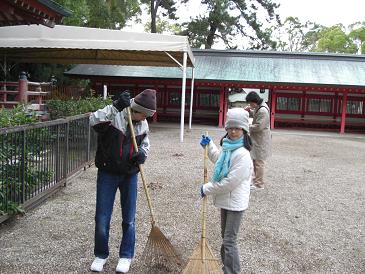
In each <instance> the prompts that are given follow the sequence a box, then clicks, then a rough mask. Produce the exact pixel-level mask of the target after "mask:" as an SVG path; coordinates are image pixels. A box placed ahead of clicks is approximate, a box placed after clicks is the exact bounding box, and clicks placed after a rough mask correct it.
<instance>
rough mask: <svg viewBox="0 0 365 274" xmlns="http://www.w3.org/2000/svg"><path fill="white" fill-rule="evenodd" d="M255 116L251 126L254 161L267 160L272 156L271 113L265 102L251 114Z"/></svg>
mask: <svg viewBox="0 0 365 274" xmlns="http://www.w3.org/2000/svg"><path fill="white" fill-rule="evenodd" d="M250 114H252V115H253V121H252V125H250V136H251V139H252V145H253V146H252V150H251V157H252V159H253V160H266V159H267V158H269V157H270V156H271V131H270V111H269V107H268V106H267V104H266V103H265V102H262V103H261V104H260V105H257V107H256V108H255V109H254V110H252V111H251V112H250Z"/></svg>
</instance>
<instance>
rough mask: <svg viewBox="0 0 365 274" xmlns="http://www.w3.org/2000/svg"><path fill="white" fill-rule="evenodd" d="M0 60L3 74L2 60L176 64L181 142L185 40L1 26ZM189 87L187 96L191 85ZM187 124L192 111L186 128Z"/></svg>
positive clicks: (190, 60) (188, 57) (188, 58)
mask: <svg viewBox="0 0 365 274" xmlns="http://www.w3.org/2000/svg"><path fill="white" fill-rule="evenodd" d="M0 56H2V57H3V60H4V67H3V69H4V71H6V62H7V60H12V61H16V62H19V63H58V64H108V65H139V66H141V65H142V66H143V65H145V66H164V67H171V66H179V67H180V68H181V69H182V91H181V120H180V122H181V123H180V142H183V138H184V117H185V91H186V70H187V67H188V66H189V67H192V69H193V71H194V56H193V53H192V51H191V48H190V46H189V42H188V39H187V37H185V36H177V35H162V34H155V33H135V32H124V31H120V30H109V29H96V28H83V27H73V26H61V25H59V26H55V27H54V28H47V27H45V26H39V25H30V26H10V27H1V28H0ZM192 82H193V81H192ZM191 88H192V90H191V96H192V95H193V85H192V87H191ZM191 101H192V99H191ZM190 110H191V106H190ZM190 121H191V111H190V119H189V126H190V127H191V122H190Z"/></svg>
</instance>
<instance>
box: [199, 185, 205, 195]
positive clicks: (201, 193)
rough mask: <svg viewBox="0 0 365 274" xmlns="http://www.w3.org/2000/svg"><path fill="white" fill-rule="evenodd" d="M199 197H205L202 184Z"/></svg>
mask: <svg viewBox="0 0 365 274" xmlns="http://www.w3.org/2000/svg"><path fill="white" fill-rule="evenodd" d="M200 197H201V198H204V197H205V194H204V191H203V186H201V187H200Z"/></svg>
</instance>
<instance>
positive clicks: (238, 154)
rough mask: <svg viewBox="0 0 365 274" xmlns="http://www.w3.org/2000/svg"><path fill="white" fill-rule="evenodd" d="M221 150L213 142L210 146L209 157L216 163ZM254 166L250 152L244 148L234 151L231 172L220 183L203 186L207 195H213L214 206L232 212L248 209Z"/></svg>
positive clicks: (209, 183)
mask: <svg viewBox="0 0 365 274" xmlns="http://www.w3.org/2000/svg"><path fill="white" fill-rule="evenodd" d="M220 153H221V149H218V148H217V146H216V145H215V144H214V143H213V141H211V142H210V143H209V145H208V157H209V159H210V160H211V161H212V162H213V163H215V162H216V161H217V160H218V157H219V155H220ZM252 172H253V164H252V159H251V156H250V152H249V151H248V150H247V149H246V148H244V147H241V148H238V149H236V150H234V151H232V154H231V160H230V166H229V172H228V175H227V177H224V178H223V179H222V180H221V181H220V182H208V183H207V184H204V185H203V192H204V194H206V195H210V194H212V195H213V202H214V205H215V206H216V207H218V208H223V209H227V210H232V211H242V210H245V209H247V207H248V202H249V199H250V183H251V176H252Z"/></svg>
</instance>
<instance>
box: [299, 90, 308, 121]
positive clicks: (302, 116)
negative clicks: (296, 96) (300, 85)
mask: <svg viewBox="0 0 365 274" xmlns="http://www.w3.org/2000/svg"><path fill="white" fill-rule="evenodd" d="M306 95H307V93H306V91H305V90H304V91H303V93H302V95H301V96H300V99H301V100H300V102H301V106H300V108H301V115H300V117H301V118H300V119H301V120H304V116H305V113H306V111H307V109H306V107H307V106H306V105H307V104H306V101H307V96H306Z"/></svg>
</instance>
